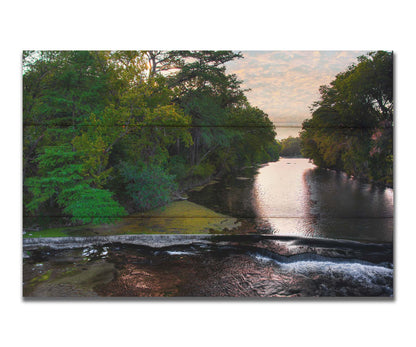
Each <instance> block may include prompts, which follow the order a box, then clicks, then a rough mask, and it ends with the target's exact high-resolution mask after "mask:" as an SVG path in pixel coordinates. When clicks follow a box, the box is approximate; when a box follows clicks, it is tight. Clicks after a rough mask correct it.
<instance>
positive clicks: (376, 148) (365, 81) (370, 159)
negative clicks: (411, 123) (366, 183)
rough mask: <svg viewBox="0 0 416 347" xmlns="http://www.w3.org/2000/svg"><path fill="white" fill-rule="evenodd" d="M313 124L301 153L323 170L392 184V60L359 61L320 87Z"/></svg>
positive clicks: (387, 56) (377, 55)
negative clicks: (327, 169)
mask: <svg viewBox="0 0 416 347" xmlns="http://www.w3.org/2000/svg"><path fill="white" fill-rule="evenodd" d="M320 94H321V99H320V100H319V101H317V102H316V103H314V105H313V107H312V111H313V113H312V119H309V120H306V121H305V122H304V123H303V131H302V133H301V139H302V153H303V155H304V156H306V157H309V158H312V159H313V160H314V163H315V164H317V165H318V166H321V167H328V168H334V169H339V170H343V171H345V172H347V173H348V174H350V175H354V176H357V177H363V178H366V179H370V180H372V181H375V182H382V183H385V184H389V185H391V184H392V179H393V176H392V175H393V55H392V53H391V52H385V51H378V52H372V53H369V54H368V55H367V56H361V57H359V58H358V64H356V65H355V64H354V65H351V66H350V67H349V68H348V69H347V70H346V71H345V72H342V73H340V74H338V75H337V76H336V78H335V79H334V80H333V81H332V82H331V83H330V85H329V86H322V87H321V88H320Z"/></svg>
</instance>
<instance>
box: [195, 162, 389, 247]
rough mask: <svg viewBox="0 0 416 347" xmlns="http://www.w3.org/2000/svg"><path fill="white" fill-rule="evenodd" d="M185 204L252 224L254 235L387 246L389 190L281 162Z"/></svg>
mask: <svg viewBox="0 0 416 347" xmlns="http://www.w3.org/2000/svg"><path fill="white" fill-rule="evenodd" d="M190 200H191V201H194V202H196V203H199V204H202V205H205V206H207V207H209V208H212V209H214V210H216V211H218V212H221V213H225V214H228V215H232V216H234V217H238V218H241V219H244V220H246V221H247V220H249V221H251V222H252V223H254V225H255V228H256V229H257V230H258V232H259V233H264V232H265V230H267V231H268V232H271V233H274V234H279V235H298V236H307V237H324V238H343V239H352V240H362V241H363V240H368V241H377V242H392V238H393V190H392V189H390V188H381V187H377V186H375V185H371V184H367V183H363V182H361V181H359V180H356V179H353V178H350V177H348V176H347V175H346V174H344V173H341V172H336V171H332V170H323V169H318V168H317V167H316V166H315V165H313V164H312V163H310V162H309V161H308V160H307V159H303V158H281V159H280V160H279V161H278V162H274V163H269V164H268V165H266V166H263V167H261V168H260V169H258V170H255V169H247V170H245V171H244V172H243V173H242V174H241V176H238V177H227V178H225V179H223V180H221V181H220V182H218V183H217V184H213V185H210V186H207V187H206V188H205V189H203V190H202V191H199V192H194V193H191V194H190Z"/></svg>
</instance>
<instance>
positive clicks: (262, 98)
mask: <svg viewBox="0 0 416 347" xmlns="http://www.w3.org/2000/svg"><path fill="white" fill-rule="evenodd" d="M242 53H243V56H244V59H240V60H237V61H233V62H230V63H228V64H227V71H228V72H229V73H234V74H236V75H237V76H238V78H239V79H241V80H243V85H242V87H243V88H250V89H251V91H250V92H248V93H247V97H248V99H249V101H250V103H251V104H252V105H253V106H257V107H260V108H261V109H262V110H263V111H265V112H266V113H267V114H268V115H269V116H270V118H271V119H272V121H274V122H275V123H277V124H279V125H294V124H298V125H300V124H301V123H302V121H303V120H304V119H306V118H309V117H310V112H309V106H310V105H312V103H313V102H315V101H317V100H318V99H319V87H320V86H321V85H325V84H328V83H329V82H331V81H332V80H333V79H334V78H335V76H336V75H337V74H338V73H340V72H342V71H344V70H345V69H346V68H347V67H348V66H349V65H351V64H353V63H355V62H356V61H357V59H356V58H357V57H358V56H360V55H363V54H365V53H366V52H365V51H246V52H242Z"/></svg>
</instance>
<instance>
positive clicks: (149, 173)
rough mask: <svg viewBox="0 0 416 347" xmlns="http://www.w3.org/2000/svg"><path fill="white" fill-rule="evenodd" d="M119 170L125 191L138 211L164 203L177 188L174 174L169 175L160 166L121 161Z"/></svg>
mask: <svg viewBox="0 0 416 347" xmlns="http://www.w3.org/2000/svg"><path fill="white" fill-rule="evenodd" d="M119 171H120V174H121V177H122V178H123V180H124V183H125V185H126V193H127V195H128V196H129V197H130V198H131V199H132V201H133V202H134V206H135V209H137V210H139V211H144V210H148V209H152V208H156V207H158V206H162V205H165V204H166V203H168V202H169V201H170V200H171V195H172V193H173V192H174V191H175V190H176V189H177V184H176V183H175V176H173V175H169V174H168V173H167V171H166V170H165V169H164V168H162V167H160V166H156V165H132V164H128V163H123V164H122V165H121V166H120V168H119Z"/></svg>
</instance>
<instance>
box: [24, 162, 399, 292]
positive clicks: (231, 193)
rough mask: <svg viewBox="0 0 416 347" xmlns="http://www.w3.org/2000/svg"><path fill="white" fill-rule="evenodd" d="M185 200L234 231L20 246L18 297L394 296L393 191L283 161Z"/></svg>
mask: <svg viewBox="0 0 416 347" xmlns="http://www.w3.org/2000/svg"><path fill="white" fill-rule="evenodd" d="M189 200H190V201H191V202H194V203H198V204H201V205H203V206H206V207H208V208H210V209H212V210H214V211H216V212H219V213H223V214H226V215H229V216H233V217H236V218H237V219H238V221H239V225H240V231H241V233H240V235H199V236H194V238H193V239H191V238H190V236H188V235H176V236H175V237H173V236H172V237H173V238H172V237H168V235H161V236H155V235H153V236H150V235H130V236H126V237H124V238H122V237H118V238H116V239H114V240H110V239H105V240H99V241H97V240H95V239H94V240H93V239H91V238H90V239H88V238H78V239H77V238H73V239H68V240H67V241H66V242H67V243H66V244H65V245H62V243H59V242H58V241H56V239H55V240H50V241H49V242H50V243H49V244H48V247H46V248H45V247H32V248H31V246H30V244H29V243H28V244H27V245H26V246H25V253H24V254H25V259H24V262H23V282H24V283H23V284H24V285H23V294H24V296H25V297H30V296H35V297H80V296H81V297H90V296H99V297H138V296H151V297H155V296H180V297H190V296H191V297H201V296H208V297H220V296H226V297H236V296H237V297H247V296H248V297H293V296H303V297H322V296H337V297H345V296H354V297H357V296H358V297H362V296H364V297H369V296H387V297H391V296H392V295H393V247H392V241H393V190H392V189H389V188H382V187H377V186H373V185H371V184H367V183H364V182H360V181H359V180H356V179H354V178H351V177H347V176H346V175H345V174H343V173H339V172H335V171H330V170H322V169H318V168H316V167H315V166H314V165H313V164H311V163H310V162H308V160H307V159H300V158H281V159H280V160H279V161H278V162H274V163H268V164H266V165H263V166H262V167H260V168H257V167H250V168H245V169H244V170H242V171H241V172H239V173H238V174H237V175H233V176H228V177H224V178H222V179H221V180H219V181H217V182H214V183H212V184H209V185H207V186H206V187H204V188H203V189H198V190H195V191H191V192H189ZM146 237H148V239H146ZM150 237H152V238H150ZM91 240H93V241H91ZM146 240H147V241H146ZM155 240H157V241H155ZM46 241H48V240H46ZM34 242H36V241H34Z"/></svg>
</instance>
